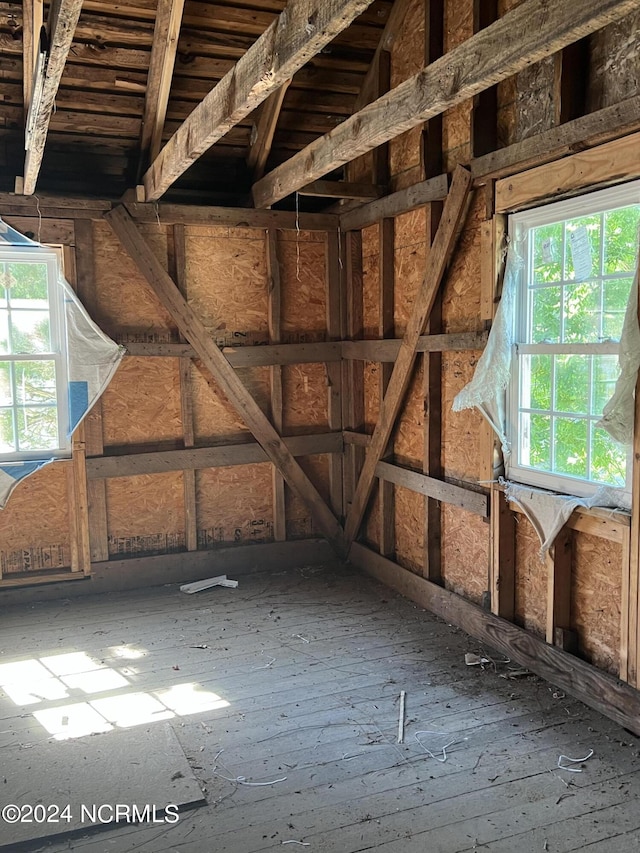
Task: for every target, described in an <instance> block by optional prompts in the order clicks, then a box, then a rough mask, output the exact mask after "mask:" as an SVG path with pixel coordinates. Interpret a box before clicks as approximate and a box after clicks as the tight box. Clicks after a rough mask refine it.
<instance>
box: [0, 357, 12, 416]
mask: <svg viewBox="0 0 640 853" xmlns="http://www.w3.org/2000/svg"><path fill="white" fill-rule="evenodd" d="M12 405H13V390H12V388H11V365H10V364H9V362H8V361H0V406H12Z"/></svg>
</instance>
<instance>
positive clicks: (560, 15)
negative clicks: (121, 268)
mask: <svg viewBox="0 0 640 853" xmlns="http://www.w3.org/2000/svg"><path fill="white" fill-rule="evenodd" d="M638 8H640V0H584V2H583V3H581V4H580V5H579V7H576V6H575V4H573V3H571V2H570V0H561V2H557V3H554V4H552V5H549V3H548V0H525V2H523V3H521V4H520V5H519V6H518V7H516V8H515V9H512V10H511V11H510V12H507V14H506V15H504V17H502V18H500V19H499V20H497V21H495V23H493V24H491V25H490V26H488V27H486V28H485V29H484V30H482V31H481V32H479V33H476V34H475V35H474V36H472V37H471V38H470V39H468V40H467V41H465V42H463V43H462V44H461V45H459V46H458V47H456V48H454V50H452V51H450V52H449V53H447V54H446V56H443V57H442V58H441V59H437V60H436V61H435V62H433V63H432V64H430V65H429V66H428V67H427V68H424V69H423V70H422V71H421V72H419V73H418V74H417V75H415V76H414V77H412V78H410V79H409V80H406V81H405V82H403V83H401V84H400V85H399V86H397V87H396V88H395V89H393V90H392V91H391V92H389V93H388V94H386V95H383V96H382V97H380V98H378V100H377V101H374V102H373V103H372V104H369V105H368V106H366V107H364V108H363V109H362V110H360V111H359V112H357V113H355V114H354V115H352V116H351V117H350V118H348V119H346V121H344V122H342V123H341V124H340V125H338V126H337V127H336V128H334V130H332V131H330V132H329V133H326V134H325V135H324V136H323V137H322V138H320V139H318V140H316V141H314V142H312V143H311V144H310V145H308V146H307V147H306V148H304V149H303V150H302V151H300V152H298V153H297V154H295V155H294V156H293V157H292V158H291V159H289V160H288V161H287V162H286V163H284V164H283V165H281V166H279V167H278V168H276V169H274V171H273V172H270V173H269V174H268V175H266V176H265V177H264V178H262V180H260V181H258V182H257V183H256V184H255V185H254V187H253V198H254V202H255V205H256V207H268V206H270V205H272V204H275V202H276V201H279V200H280V199H283V198H285V197H286V196H288V195H290V194H291V193H293V192H295V191H296V190H298V189H300V187H302V186H304V185H305V184H308V183H310V182H311V181H315V180H317V179H318V178H321V177H322V176H323V175H326V174H327V173H328V172H330V171H332V170H333V169H336V168H337V167H338V166H341V165H343V164H344V163H348V162H350V161H351V160H354V159H355V158H356V157H359V156H361V155H362V154H365V153H366V152H367V151H371V150H372V149H373V148H376V147H377V146H378V145H381V144H383V143H385V142H388V141H389V140H390V139H392V138H393V137H395V136H397V135H398V134H400V133H402V132H403V131H406V130H409V129H410V128H412V127H416V126H417V125H419V124H421V123H422V122H424V121H427V120H428V119H430V118H432V117H433V116H436V115H440V114H442V113H443V112H445V111H446V110H447V109H450V108H451V107H453V106H456V105H457V104H459V103H462V102H463V101H465V100H467V99H468V98H470V97H473V96H474V95H478V94H479V93H480V92H483V91H484V90H485V89H487V88H489V87H490V86H493V85H495V84H496V83H498V82H500V81H501V80H505V79H507V78H508V77H511V76H512V75H513V74H516V73H517V72H518V71H520V70H522V69H523V68H526V67H527V66H528V65H531V64H532V63H533V62H537V61H538V60H540V59H543V58H544V57H546V56H550V55H552V54H554V53H556V52H557V51H559V50H561V49H562V48H563V47H566V46H567V45H568V44H571V43H572V42H574V41H577V40H578V39H580V38H582V37H583V36H586V35H589V33H592V32H594V31H596V30H598V29H600V28H601V27H604V26H606V25H607V24H609V23H612V22H614V21H617V20H619V19H620V18H622V17H624V16H625V15H628V14H630V13H631V12H633V11H635V10H636V9H638Z"/></svg>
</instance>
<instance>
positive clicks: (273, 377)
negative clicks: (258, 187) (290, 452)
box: [229, 228, 287, 542]
mask: <svg viewBox="0 0 640 853" xmlns="http://www.w3.org/2000/svg"><path fill="white" fill-rule="evenodd" d="M265 240H266V242H265V251H266V261H267V281H268V286H269V301H268V305H267V315H268V316H267V322H268V326H269V341H270V342H271V343H272V344H279V343H280V339H281V336H282V331H281V328H282V287H281V280H280V261H279V259H278V232H277V231H276V229H275V228H268V229H267V231H266V234H265ZM229 363H231V362H229ZM269 386H270V393H271V420H272V421H273V425H274V427H275V428H276V430H277V431H278V432H279V433H280V435H282V415H283V405H282V366H281V365H280V364H273V365H271V367H270V368H269ZM272 489H273V537H274V539H275V540H276V542H283V541H284V540H285V539H286V538H287V518H286V506H285V484H284V477H283V476H282V474H281V473H280V471H278V469H277V468H276V466H275V465H274V466H273V467H272Z"/></svg>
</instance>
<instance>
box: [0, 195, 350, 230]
mask: <svg viewBox="0 0 640 853" xmlns="http://www.w3.org/2000/svg"><path fill="white" fill-rule="evenodd" d="M0 201H1V196H0ZM125 206H126V208H127V210H128V211H129V214H130V215H131V217H132V218H133V219H135V220H136V222H155V223H157V222H158V220H160V222H161V223H162V224H163V225H180V224H182V225H206V226H212V225H225V226H229V227H231V228H281V229H282V230H288V231H296V230H297V229H298V228H300V229H302V230H303V231H335V230H336V229H337V227H338V224H339V222H340V219H339V217H338V216H337V215H335V214H332V213H300V214H298V215H296V212H295V211H288V210H253V209H252V208H248V207H237V208H233V207H209V206H207V205H196V204H193V205H192V204H159V205H155V204H144V203H141V202H131V203H129V204H127V205H125Z"/></svg>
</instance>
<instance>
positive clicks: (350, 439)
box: [342, 429, 371, 447]
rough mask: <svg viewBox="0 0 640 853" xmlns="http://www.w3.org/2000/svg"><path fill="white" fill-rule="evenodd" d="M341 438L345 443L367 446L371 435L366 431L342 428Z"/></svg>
mask: <svg viewBox="0 0 640 853" xmlns="http://www.w3.org/2000/svg"><path fill="white" fill-rule="evenodd" d="M342 438H343V440H344V443H345V444H350V445H355V446H356V447H369V445H370V444H371V436H370V435H369V434H368V433H366V432H355V431H354V430H350V429H345V430H342Z"/></svg>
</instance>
